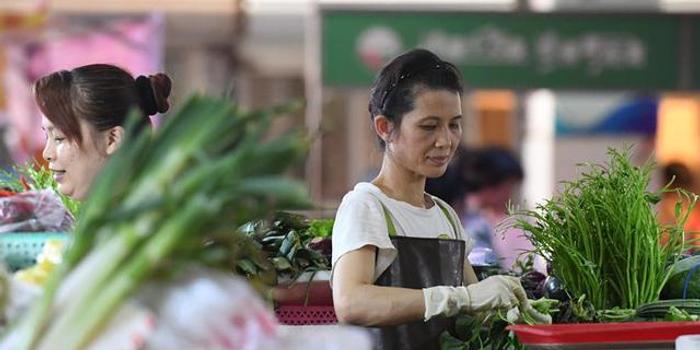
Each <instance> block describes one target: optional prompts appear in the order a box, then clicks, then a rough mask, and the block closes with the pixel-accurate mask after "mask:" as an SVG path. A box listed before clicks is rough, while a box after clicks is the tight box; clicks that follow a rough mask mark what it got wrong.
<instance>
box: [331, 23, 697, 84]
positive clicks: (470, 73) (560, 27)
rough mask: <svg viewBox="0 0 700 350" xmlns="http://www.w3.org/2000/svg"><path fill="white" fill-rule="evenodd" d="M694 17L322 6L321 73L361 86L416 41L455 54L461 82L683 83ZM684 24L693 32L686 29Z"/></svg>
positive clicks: (338, 81) (687, 80)
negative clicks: (437, 10)
mask: <svg viewBox="0 0 700 350" xmlns="http://www.w3.org/2000/svg"><path fill="white" fill-rule="evenodd" d="M695 23H696V21H694V20H693V18H690V17H682V16H674V15H640V14H636V15H635V14H625V15H611V14H608V15H601V14H595V15H594V14H588V15H583V14H524V13H474V12H450V13H439V12H430V13H426V12H377V11H372V12H361V11H341V10H327V11H323V12H322V45H323V47H322V55H323V57H322V62H323V82H324V84H325V85H327V86H353V85H354V86H367V85H369V84H371V82H372V80H373V78H374V76H375V74H376V72H377V70H378V69H379V68H381V67H382V65H383V64H385V63H386V62H387V61H388V60H389V59H391V58H392V57H394V56H396V55H398V54H400V53H401V52H403V51H406V50H408V49H411V48H415V47H422V48H427V49H430V50H432V51H433V52H435V53H437V54H438V55H439V56H441V57H442V58H443V59H444V60H446V61H449V62H452V63H454V64H456V65H457V66H458V67H459V68H460V70H461V71H462V73H463V75H464V79H465V85H466V86H467V87H478V88H513V89H518V88H540V87H542V88H555V89H556V88H558V89H639V90H676V89H689V88H692V87H695V86H692V85H696V86H697V85H700V84H695V83H694V82H693V81H695V82H697V81H700V79H692V78H688V77H686V78H684V77H683V75H684V74H686V75H687V74H691V75H692V74H695V72H694V70H693V69H692V68H693V67H689V65H693V64H694V59H688V57H687V56H686V54H692V55H693V56H696V53H695V52H693V51H692V50H685V51H683V46H684V45H683V44H682V43H681V38H685V39H684V40H691V39H692V37H693V35H694V34H693V32H694V31H693V30H692V28H695V27H694V25H695ZM689 25H690V26H693V27H692V28H691V35H690V36H688V35H682V33H687V32H688V30H687V28H688V26H689ZM698 52H699V53H700V51H698ZM682 53H683V54H682ZM697 57H700V56H697ZM682 64H685V66H683V65H682ZM698 78H700V76H698Z"/></svg>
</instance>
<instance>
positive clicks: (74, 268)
mask: <svg viewBox="0 0 700 350" xmlns="http://www.w3.org/2000/svg"><path fill="white" fill-rule="evenodd" d="M271 112H275V113H276V112H278V111H263V112H244V111H240V110H237V109H236V108H235V107H234V106H232V105H230V104H229V103H228V102H226V101H219V100H211V99H206V98H193V99H191V100H190V101H189V102H188V103H187V104H186V105H185V106H184V107H183V109H182V110H181V111H180V112H179V113H178V114H177V115H175V116H173V117H172V118H169V119H168V121H167V122H166V123H165V125H163V126H162V127H161V128H160V129H158V130H157V131H156V133H155V134H151V133H149V132H143V133H141V134H140V135H138V136H137V137H135V138H134V139H127V140H126V142H124V144H123V147H122V148H121V149H120V150H119V152H117V154H115V155H114V156H113V157H112V158H110V160H109V162H108V164H107V165H106V167H105V169H104V170H103V172H102V173H101V175H100V176H98V177H97V178H96V181H95V183H94V184H93V186H92V190H91V194H90V196H89V199H88V200H87V202H86V203H85V205H84V207H83V210H82V211H81V215H80V218H79V220H78V222H77V225H76V228H75V232H74V235H73V236H74V237H73V241H72V244H71V245H70V247H69V249H68V251H67V252H66V254H65V256H64V259H63V264H62V265H60V266H59V267H58V269H57V270H56V271H55V272H54V273H53V274H52V275H51V276H50V279H49V281H48V282H47V284H46V288H45V289H44V293H43V295H42V298H41V300H40V301H38V302H37V303H36V304H35V305H33V308H32V309H31V310H30V312H28V313H27V314H25V315H24V317H23V318H22V319H21V322H20V323H19V324H18V325H17V326H16V327H14V328H13V329H12V330H11V331H10V332H9V333H8V334H6V336H5V338H4V339H3V340H2V343H0V348H2V349H13V350H28V349H37V348H38V349H48V348H50V349H62V350H73V349H84V348H86V347H87V346H88V345H89V344H90V343H91V342H92V341H93V340H94V339H95V338H96V337H97V336H98V335H99V334H101V332H102V331H103V327H104V326H105V325H106V324H107V323H108V322H109V321H110V319H111V318H112V317H113V315H114V314H115V311H116V310H118V308H119V307H120V306H121V305H122V304H123V303H124V302H125V300H126V299H127V298H129V297H130V296H132V295H133V294H134V293H135V291H136V290H137V289H138V288H139V287H140V285H141V284H142V283H143V282H144V281H147V280H149V279H152V278H156V277H159V276H168V275H174V274H176V273H177V271H179V270H180V269H181V268H183V267H187V266H188V265H191V264H192V263H198V264H200V263H204V264H206V265H217V264H222V265H224V266H231V265H232V264H233V263H235V262H236V261H237V260H238V259H239V258H240V256H246V255H255V253H256V250H255V249H254V246H251V245H250V240H249V239H247V236H245V235H244V234H243V233H241V232H240V230H239V228H240V227H241V226H242V225H243V224H245V223H247V222H251V221H256V220H260V219H261V218H264V217H265V216H266V215H268V213H271V212H274V211H276V210H279V209H300V208H304V207H307V206H308V205H309V200H308V197H307V191H306V189H305V187H304V186H303V185H302V184H301V183H299V182H296V181H293V180H289V179H287V178H285V177H283V174H284V172H285V171H286V170H287V169H288V168H289V167H290V166H291V165H292V164H295V163H296V162H297V161H299V160H301V159H302V158H303V156H304V154H305V153H306V150H307V149H308V141H307V139H306V138H305V137H303V135H301V134H296V133H293V134H289V135H286V136H282V137H279V138H273V139H269V138H265V133H266V130H268V126H269V122H270V119H271V114H274V113H271ZM132 119H133V118H132ZM131 124H132V125H133V124H134V123H133V122H132V123H131ZM127 134H129V133H127ZM203 247H204V248H206V249H203ZM164 272H167V274H164Z"/></svg>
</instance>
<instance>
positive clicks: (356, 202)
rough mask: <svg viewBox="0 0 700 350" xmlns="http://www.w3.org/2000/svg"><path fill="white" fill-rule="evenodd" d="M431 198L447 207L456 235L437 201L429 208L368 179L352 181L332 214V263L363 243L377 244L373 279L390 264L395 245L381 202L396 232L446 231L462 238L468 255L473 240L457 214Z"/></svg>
mask: <svg viewBox="0 0 700 350" xmlns="http://www.w3.org/2000/svg"><path fill="white" fill-rule="evenodd" d="M432 198H433V200H434V201H435V202H438V201H439V202H440V205H442V206H443V207H445V208H447V209H448V211H449V215H450V216H451V217H452V220H453V222H454V223H455V226H456V228H457V230H458V235H457V237H455V232H454V229H453V227H452V224H450V221H449V220H448V218H447V216H445V213H444V212H443V211H442V209H441V208H440V205H433V206H432V207H431V208H428V209H426V208H420V207H416V206H413V205H411V204H408V203H406V202H402V201H398V200H395V199H392V198H389V197H387V196H386V195H385V194H384V193H383V192H382V191H381V190H380V189H379V187H377V186H375V185H373V184H371V183H368V182H360V183H358V184H357V185H355V188H354V189H353V190H352V191H350V192H348V193H347V194H346V195H345V197H343V201H342V202H341V203H340V207H339V208H338V212H337V213H336V215H335V224H334V225H333V236H332V238H333V256H332V265H333V267H335V263H336V262H337V261H338V259H340V257H341V256H343V255H345V254H346V253H348V252H351V251H353V250H357V249H360V248H362V247H364V246H366V245H371V246H375V247H377V248H378V252H377V263H376V265H375V267H374V280H375V281H376V279H377V278H379V276H380V275H381V274H382V273H383V272H384V270H386V269H387V268H388V267H389V265H391V263H392V262H393V261H394V259H395V258H396V248H394V245H393V244H391V240H390V238H389V231H388V228H387V222H386V219H385V216H384V211H383V210H382V205H381V204H384V206H385V207H386V208H387V210H388V212H389V214H390V215H391V218H392V220H393V223H394V226H395V227H396V234H397V235H398V236H408V237H421V238H438V237H444V235H447V236H448V237H449V238H452V239H456V238H461V239H464V240H465V242H466V252H465V257H466V256H467V255H469V252H470V251H471V247H472V240H471V238H469V237H468V236H467V235H466V234H465V232H464V229H463V228H462V225H461V224H460V222H459V218H458V216H457V214H456V213H455V212H454V210H453V209H452V208H451V207H450V206H449V205H447V204H445V202H443V201H442V200H440V199H439V198H436V197H434V196H433V197H432ZM379 201H381V204H380V203H379Z"/></svg>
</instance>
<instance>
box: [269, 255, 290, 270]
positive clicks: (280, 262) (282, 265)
mask: <svg viewBox="0 0 700 350" xmlns="http://www.w3.org/2000/svg"><path fill="white" fill-rule="evenodd" d="M272 264H273V265H274V266H275V269H276V270H277V271H289V270H291V269H292V265H291V264H290V263H289V260H287V258H285V257H281V256H278V257H274V258H272Z"/></svg>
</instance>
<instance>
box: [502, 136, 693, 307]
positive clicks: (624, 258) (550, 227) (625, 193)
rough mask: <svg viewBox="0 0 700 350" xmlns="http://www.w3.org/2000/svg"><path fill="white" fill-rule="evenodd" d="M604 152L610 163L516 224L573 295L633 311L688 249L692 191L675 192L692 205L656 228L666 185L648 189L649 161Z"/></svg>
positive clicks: (655, 293) (656, 291) (655, 294)
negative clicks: (686, 228)
mask: <svg viewBox="0 0 700 350" xmlns="http://www.w3.org/2000/svg"><path fill="white" fill-rule="evenodd" d="M608 154H609V156H610V160H609V162H608V164H606V165H590V164H589V165H587V168H586V171H584V172H583V173H582V175H581V177H580V178H579V179H578V180H575V181H571V182H567V183H564V189H563V191H562V192H561V193H560V194H559V195H558V196H557V197H556V198H553V199H551V200H548V201H546V202H544V203H543V204H540V205H538V206H537V208H536V209H535V210H529V211H528V210H526V211H521V212H519V214H520V216H519V217H517V218H516V221H515V227H519V228H522V229H523V230H525V231H527V232H528V233H529V234H530V238H531V241H532V243H533V245H534V247H535V250H536V252H537V253H539V254H540V255H542V256H544V257H545V258H546V259H547V260H548V261H549V263H550V264H551V267H552V273H553V275H555V276H556V277H557V278H559V279H560V280H561V281H562V282H563V285H564V286H565V289H566V291H567V292H568V293H569V294H570V295H571V296H573V297H575V298H585V299H586V300H588V301H589V302H590V303H591V304H592V307H593V308H594V309H595V310H600V311H603V310H610V309H613V308H618V309H628V310H632V309H635V308H637V307H639V306H641V305H643V304H645V303H650V302H654V301H656V300H658V299H659V295H660V293H661V290H662V289H663V287H664V285H665V284H666V282H667V280H668V279H669V277H670V276H671V273H672V269H671V267H670V266H671V264H672V263H674V262H676V261H678V260H679V259H680V258H681V254H682V252H683V251H684V250H685V249H686V248H685V241H684V236H685V234H684V229H683V227H684V225H685V222H686V220H687V217H688V214H689V212H690V209H692V206H693V205H694V203H695V201H696V196H695V195H693V194H690V193H687V192H683V191H679V194H680V195H682V196H685V197H687V199H688V202H689V203H691V208H689V209H686V210H685V211H684V210H682V208H681V206H680V204H679V205H677V207H676V213H675V214H676V220H675V222H674V223H673V224H670V225H662V224H661V223H659V221H658V220H657V217H656V211H655V207H654V206H655V204H656V203H658V201H659V200H660V196H661V194H662V193H663V191H666V189H662V190H661V192H658V193H651V192H649V191H648V190H647V188H648V187H649V181H650V176H651V171H652V169H653V167H654V164H653V163H652V162H647V163H646V164H644V165H643V166H641V167H636V166H634V165H633V164H632V162H631V160H630V152H629V150H627V151H624V152H619V151H616V150H612V149H611V150H609V152H608ZM662 241H665V242H664V243H663V244H662V243H661V242H662ZM604 314H605V313H604ZM607 314H608V315H611V313H610V312H608V313H607ZM612 314H613V315H614V312H613V313H612Z"/></svg>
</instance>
